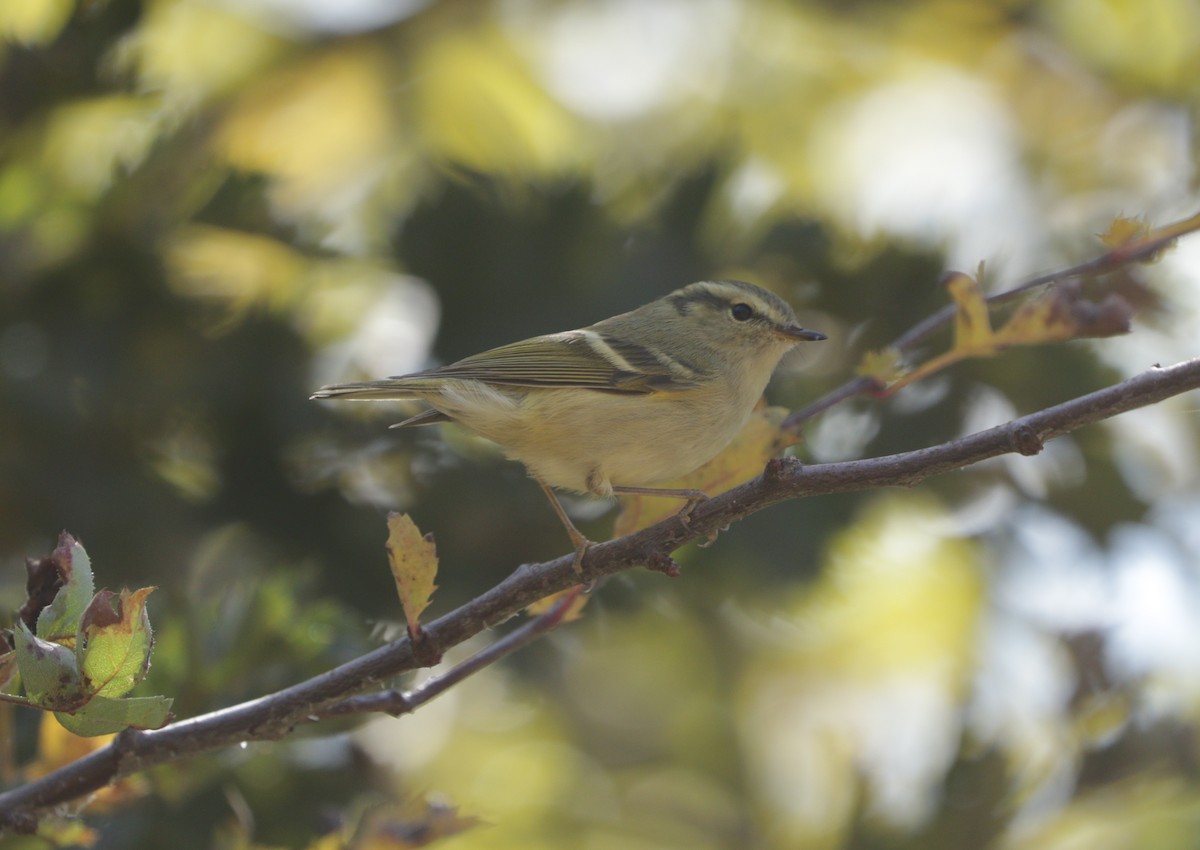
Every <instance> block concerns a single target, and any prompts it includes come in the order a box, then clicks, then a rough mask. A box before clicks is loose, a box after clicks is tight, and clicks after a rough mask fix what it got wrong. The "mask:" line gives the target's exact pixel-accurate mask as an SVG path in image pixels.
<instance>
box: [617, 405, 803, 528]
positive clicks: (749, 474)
mask: <svg viewBox="0 0 1200 850" xmlns="http://www.w3.org/2000/svg"><path fill="white" fill-rule="evenodd" d="M787 414H788V411H787V410H786V409H785V408H782V407H766V406H764V405H761V404H760V405H759V407H758V408H756V409H755V411H754V413H752V414H751V415H750V420H749V421H748V422H747V423H746V424H745V426H744V427H743V428H742V430H741V431H740V432H739V433H738V435H737V436H736V437H734V438H733V441H732V442H731V443H730V444H729V445H728V446H726V447H725V449H724V450H723V451H722V452H721V453H720V454H719V455H717V456H716V457H715V458H713V459H712V460H710V461H709V462H708V463H706V464H704V466H702V467H700V468H699V469H697V470H696V471H695V472H691V473H689V474H687V475H685V476H684V477H682V478H678V479H676V480H674V481H669V482H664V483H663V484H662V485H660V486H662V487H666V488H669V489H691V490H700V491H702V492H704V493H705V494H707V495H709V496H715V495H717V494H718V493H723V492H725V491H726V490H728V489H730V488H732V487H735V486H737V485H738V484H741V483H743V482H745V481H749V480H750V479H751V478H753V477H754V476H756V475H758V474H760V473H761V472H762V470H763V467H764V466H765V465H766V463H767V461H768V460H770V459H771V458H773V457H775V456H776V455H777V454H779V453H780V452H781V451H783V450H784V449H785V448H787V447H788V446H791V445H794V444H795V443H797V442H799V437H797V436H796V435H795V434H793V433H789V432H784V431H782V430H780V427H779V426H780V425H781V424H782V423H783V420H784V418H785V417H786V416H787ZM681 507H683V502H682V501H681V500H680V499H677V498H671V497H666V496H627V497H623V499H622V508H621V513H620V514H619V515H618V516H617V521H616V525H615V526H614V528H613V535H614V536H616V537H623V536H624V535H626V534H630V533H632V532H634V531H637V530H639V529H642V528H646V527H647V526H651V525H654V523H656V522H658V521H659V520H662V519H666V518H667V517H669V516H671V515H672V514H674V513H677V512H678V511H679V509H680V508H681Z"/></svg>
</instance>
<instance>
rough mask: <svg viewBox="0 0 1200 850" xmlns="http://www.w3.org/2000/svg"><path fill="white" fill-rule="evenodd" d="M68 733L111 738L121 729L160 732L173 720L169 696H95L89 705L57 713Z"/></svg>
mask: <svg viewBox="0 0 1200 850" xmlns="http://www.w3.org/2000/svg"><path fill="white" fill-rule="evenodd" d="M54 716H55V717H56V718H58V722H59V723H61V724H62V725H63V728H65V729H66V730H67V731H68V732H73V733H75V734H76V735H79V736H81V737H84V738H90V737H93V736H95V735H111V734H112V733H114V732H120V731H121V730H122V729H129V728H131V727H132V728H134V729H160V728H162V727H163V726H166V725H167V723H169V722H170V720H171V699H170V698H169V697H132V698H130V699H109V698H108V697H94V698H93V699H92V700H90V701H89V702H88V704H87V705H86V706H84V707H83V708H81V709H79V710H78V711H75V712H74V713H70V714H68V713H67V712H62V711H58V712H55V713H54Z"/></svg>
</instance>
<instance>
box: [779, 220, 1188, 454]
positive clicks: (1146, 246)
mask: <svg viewBox="0 0 1200 850" xmlns="http://www.w3.org/2000/svg"><path fill="white" fill-rule="evenodd" d="M1197 230H1200V213H1198V214H1196V215H1193V216H1190V217H1188V218H1185V219H1182V220H1180V221H1177V222H1173V223H1171V224H1167V225H1164V226H1163V227H1159V228H1156V229H1155V230H1154V231H1153V232H1152V233H1150V234H1149V235H1147V236H1146V237H1145V238H1143V239H1141V240H1135V241H1132V242H1130V243H1128V244H1125V245H1118V246H1117V247H1115V248H1112V249H1110V250H1108V251H1105V252H1104V253H1103V254H1101V255H1100V256H1098V257H1093V258H1092V259H1090V260H1087V261H1085V262H1082V263H1078V264H1076V265H1074V266H1069V267H1067V268H1064V269H1057V270H1055V271H1051V272H1046V273H1045V274H1041V275H1038V276H1037V277H1033V278H1030V279H1029V280H1026V281H1024V282H1022V283H1020V284H1018V285H1016V286H1014V287H1012V288H1011V289H1006V290H1004V291H1003V292H996V293H993V294H992V295H989V296H987V297H986V298H985V299H984V300H985V301H986V302H987V303H988V305H989V306H991V305H995V304H1002V303H1004V302H1006V301H1011V300H1012V299H1014V298H1016V297H1018V296H1020V295H1023V294H1025V293H1027V292H1029V291H1031V290H1034V289H1038V288H1041V287H1044V286H1049V285H1051V284H1055V283H1063V282H1064V281H1068V280H1073V279H1076V278H1083V277H1088V276H1093V275H1100V274H1104V273H1106V272H1110V271H1113V270H1115V269H1118V268H1122V267H1124V266H1127V265H1129V264H1131V263H1137V262H1148V261H1150V260H1152V259H1153V258H1155V257H1157V256H1158V255H1159V254H1160V253H1161V252H1162V251H1163V250H1165V249H1166V248H1169V247H1170V246H1171V245H1173V244H1174V243H1175V241H1176V240H1178V239H1179V237H1181V236H1184V235H1187V234H1188V233H1193V232H1195V231H1197ZM956 312H957V310H956V308H955V305H954V304H947V305H946V306H945V307H943V308H942V309H941V310H938V311H937V312H936V313H934V314H933V315H931V316H928V317H926V318H925V319H923V320H922V321H920V322H918V323H917V324H915V325H913V326H912V327H911V328H909V329H908V330H907V331H905V332H904V333H902V334H901V335H900V336H898V337H896V338H895V339H894V340H892V342H891V344H889V345H887V346H884V348H887V349H893V350H895V351H898V352H900V353H905V352H908V351H911V350H912V349H913V348H915V347H916V346H918V345H920V344H921V343H922V342H924V341H925V340H926V339H928V338H929V337H930V336H931V335H932V334H934V333H936V332H937V331H938V330H940V329H941V328H943V327H945V326H946V325H948V324H950V322H952V321H953V320H954V316H955V313H956ZM877 389H878V385H877V383H876V381H875V379H874V378H870V377H857V378H851V379H850V380H849V381H847V382H846V383H844V384H842V385H841V386H839V387H837V388H835V389H833V390H831V391H829V392H827V393H826V394H825V395H823V396H821V397H820V398H818V399H816V400H814V401H812V402H809V403H808V404H806V405H805V406H804V407H802V408H800V409H799V410H795V411H792V413H791V414H789V415H788V417H787V419H786V420H784V422H783V425H782V427H783V428H784V430H793V429H796V428H798V427H799V426H800V425H801V424H803V423H805V422H807V421H808V420H810V419H812V418H813V417H815V416H817V415H818V414H821V413H824V412H825V411H826V410H828V409H829V408H831V407H833V406H834V405H836V404H840V403H841V402H843V401H845V400H846V399H848V398H853V397H854V396H858V395H864V394H867V393H871V392H874V391H875V390H877Z"/></svg>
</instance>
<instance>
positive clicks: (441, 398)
mask: <svg viewBox="0 0 1200 850" xmlns="http://www.w3.org/2000/svg"><path fill="white" fill-rule="evenodd" d="M825 338H826V337H825V335H824V334H822V333H819V332H817V331H812V330H806V329H805V328H802V327H800V325H799V324H798V323H797V321H796V314H795V313H794V312H793V311H792V308H791V307H790V306H789V305H788V304H787V303H786V302H785V301H783V299H781V298H779V297H778V296H777V295H775V294H774V293H771V292H768V291H767V290H765V289H762V288H760V287H757V286H754V285H753V284H749V283H743V282H741V281H736V280H710V281H701V282H700V283H693V284H690V285H689V286H685V287H683V288H682V289H678V290H676V291H675V292H672V293H671V294H669V295H667V296H665V297H663V298H660V299H658V300H657V301H652V302H650V303H649V304H646V305H644V306H642V307H639V308H637V309H636V310H632V311H630V312H628V313H622V314H620V315H618V316H613V317H612V318H610V319H604V320H603V321H600V322H597V323H596V324H594V325H591V326H589V327H586V328H579V329H578V330H572V331H563V332H562V333H554V334H547V335H545V336H535V337H533V338H531V339H526V340H521V341H520V342H514V343H511V344H509V345H502V346H500V347H499V348H493V349H490V350H488V351H484V352H482V353H480V354H475V355H472V356H470V357H466V358H463V359H462V360H459V361H457V362H456V363H450V364H448V365H446V366H439V367H437V368H434V369H426V370H424V371H421V372H414V373H412V374H410V375H399V376H396V377H392V378H384V379H382V380H376V381H363V382H360V383H352V384H335V385H332V386H327V387H323V388H321V389H319V390H317V391H316V392H315V393H313V395H312V397H313V398H314V399H324V398H346V399H395V400H399V399H407V400H420V401H422V402H424V403H426V404H428V405H429V407H430V409H429V410H426V411H424V412H423V413H419V414H417V415H416V416H413V417H411V418H410V419H406V420H404V421H403V422H400V423H397V424H396V425H393V426H392V427H394V428H407V427H410V426H416V425H430V424H433V423H436V422H449V421H453V422H458V423H459V424H461V425H463V426H465V427H466V428H468V429H470V430H471V431H474V432H475V433H476V434H479V435H480V436H482V437H486V438H487V439H489V440H491V441H492V442H494V443H496V444H497V445H499V446H500V447H501V448H502V449H503V450H504V452H505V453H506V454H507V456H508V457H509V458H512V459H513V460H518V461H520V462H521V463H523V464H524V465H525V467H526V468H527V469H528V471H529V474H530V475H531V476H532V477H533V479H534V480H536V481H537V482H538V484H540V485H541V487H542V489H543V490H544V491H545V493H546V495H547V497H548V498H549V499H550V504H551V506H552V507H553V508H554V512H555V513H556V514H557V515H558V517H559V519H560V520H561V521H562V523H563V525H564V526H565V527H566V530H567V534H568V535H569V536H570V538H571V541H572V543H573V544H574V546H575V567H576V569H577V570H579V569H582V562H583V557H584V553H585V552H586V550H587V547H588V546H590V545H591V541H590V540H588V539H587V537H585V536H584V535H583V534H582V533H581V532H580V531H579V530H578V529H576V528H575V525H574V523H572V522H571V520H570V518H569V517H568V516H567V513H566V511H565V510H563V507H562V505H561V504H560V503H559V501H558V498H557V497H556V496H555V494H554V491H553V490H552V489H551V488H553V487H557V488H559V489H562V490H569V491H573V492H576V493H591V494H594V495H597V496H606V497H607V496H612V495H613V494H628V493H647V494H653V495H665V496H675V497H679V498H682V499H685V500H686V502H685V505H684V507H683V509H682V510H681V512H680V516H681V518H682V519H683V521H685V522H686V521H687V516H688V515H689V514H690V513H691V510H692V509H693V508H694V507H695V505H696V504H698V503H699V502H701V501H703V500H704V499H705V498H707V496H706V494H704V493H702V492H700V491H696V490H674V489H665V488H657V487H655V485H656V484H660V483H662V482H665V481H669V480H670V479H673V478H678V477H679V476H682V475H686V474H687V473H689V472H692V471H693V470H695V469H697V468H699V467H700V466H702V465H704V464H705V463H707V462H708V461H709V460H711V459H712V458H713V457H715V456H716V455H717V453H718V452H720V451H721V449H723V448H724V447H725V446H726V445H728V444H729V442H730V441H731V440H732V439H733V437H734V436H735V435H736V434H737V433H738V431H739V430H740V429H741V428H742V426H743V425H744V424H745V423H746V420H747V419H748V418H749V417H750V413H751V411H752V410H753V409H754V406H755V404H756V403H757V402H758V400H759V398H760V397H761V396H762V394H763V390H764V389H766V385H767V381H768V380H770V378H771V373H772V372H774V371H775V367H776V366H778V365H779V361H780V359H781V358H782V357H783V355H784V354H785V353H786V352H787V351H788V350H789V349H790V348H792V346H794V345H795V344H796V343H798V342H801V341H816V340H823V339H825Z"/></svg>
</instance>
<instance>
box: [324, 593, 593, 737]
mask: <svg viewBox="0 0 1200 850" xmlns="http://www.w3.org/2000/svg"><path fill="white" fill-rule="evenodd" d="M583 590H584V586H583V585H576V586H575V587H573V588H571V589H570V590H568V591H567V592H566V593H564V594H563V595H562V596H561V597H560V598H559V599H558V600H557V601H555V603H554V604H553V605H551V606H550V607H549V608H547V609H546V610H545V611H543V612H542V613H541V614H539V615H538V616H537V617H535V618H533V619H532V620H530V621H528V622H527V623H525V624H524V625H523V626H521V627H520V628H518V629H514V630H513V631H511V632H509V633H508V634H506V635H504V637H502V638H500V639H499V640H497V641H495V642H494V643H492V644H490V645H489V646H488V647H487V648H486V649H481V650H480V651H479V652H477V653H475V654H474V655H472V656H471V657H470V658H468V659H466V660H465V661H462V662H460V663H458V664H456V665H454V666H453V667H452V668H450V669H449V670H447V671H446V672H445V673H442V674H441V675H439V676H434V677H432V678H429V679H427V680H425V681H424V682H422V683H421V684H420V685H417V686H416V687H415V688H412V689H411V690H408V691H398V690H394V689H393V690H387V691H380V692H379V693H374V694H361V695H359V696H355V697H350V698H348V699H344V700H342V701H341V702H335V703H333V704H332V705H329V706H327V707H326V708H324V709H322V710H321V711H319V712H317V713H316V714H315V715H314V716H313V719H314V720H324V719H325V718H327V717H345V716H346V715H350V714H370V713H375V712H382V713H384V714H390V715H392V716H393V717H399V716H400V715H402V714H409V713H411V712H413V711H416V710H417V709H418V708H419V707H421V706H422V705H424V704H425V703H427V702H430V701H431V700H433V699H434V698H435V697H438V696H441V695H442V694H443V693H445V692H446V691H448V690H449V689H450V688H452V687H454V686H455V685H457V684H458V683H459V682H461V681H463V680H464V679H466V678H468V677H469V676H473V675H474V674H476V673H478V672H479V671H480V670H483V669H485V668H487V667H490V666H492V665H493V664H495V663H496V662H497V661H499V660H500V659H502V658H505V657H506V656H509V655H512V654H513V653H514V652H516V651H517V650H518V649H521V648H522V647H525V646H528V645H529V644H531V643H533V642H534V641H535V640H537V639H538V638H540V637H541V636H542V635H544V634H546V632H549V631H551V630H552V629H555V628H557V627H558V626H559V625H561V624H562V623H563V620H564V618H565V617H566V615H567V611H569V610H570V608H571V606H572V605H574V604H575V601H576V600H577V599H578V598H579V595H580V594H581V593H582V592H583Z"/></svg>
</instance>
